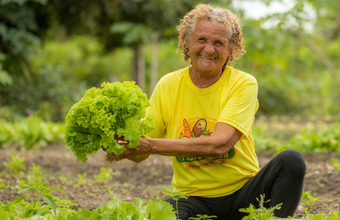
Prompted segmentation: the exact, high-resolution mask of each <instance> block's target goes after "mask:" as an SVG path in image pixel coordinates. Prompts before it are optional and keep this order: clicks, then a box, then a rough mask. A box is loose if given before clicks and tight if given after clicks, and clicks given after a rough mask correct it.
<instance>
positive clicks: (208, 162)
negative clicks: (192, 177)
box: [176, 118, 235, 170]
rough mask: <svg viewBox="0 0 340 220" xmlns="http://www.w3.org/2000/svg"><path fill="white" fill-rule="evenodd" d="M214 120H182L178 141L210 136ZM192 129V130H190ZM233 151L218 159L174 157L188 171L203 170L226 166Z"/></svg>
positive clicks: (233, 153)
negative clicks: (218, 165) (215, 166)
mask: <svg viewBox="0 0 340 220" xmlns="http://www.w3.org/2000/svg"><path fill="white" fill-rule="evenodd" d="M215 124H216V123H215V121H214V120H208V119H204V118H201V119H198V120H191V121H189V122H188V121H187V120H186V119H183V127H181V128H180V129H179V130H178V132H177V133H178V139H189V138H198V137H202V136H210V135H211V133H212V132H211V131H210V129H213V128H214V127H215ZM191 128H192V129H191ZM234 155H235V150H234V148H232V149H231V150H230V151H229V152H228V153H227V154H225V155H223V156H218V157H210V158H189V157H176V159H177V161H178V162H180V163H185V165H186V167H187V169H188V170H192V169H203V168H206V167H210V166H214V165H217V164H222V165H223V164H226V163H227V159H230V158H232V157H234Z"/></svg>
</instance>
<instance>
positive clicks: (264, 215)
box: [239, 195, 282, 220]
mask: <svg viewBox="0 0 340 220" xmlns="http://www.w3.org/2000/svg"><path fill="white" fill-rule="evenodd" d="M264 197H265V196H264V195H260V200H259V199H258V198H256V200H257V201H259V203H260V207H259V208H258V209H256V208H255V206H253V205H252V204H250V206H249V207H248V208H242V209H239V211H240V212H245V213H249V215H248V216H245V217H243V219H242V220H254V219H256V220H267V219H272V218H273V217H274V211H275V210H278V209H280V208H281V205H282V203H280V204H277V205H276V206H274V207H271V208H269V209H267V208H266V207H264V203H267V202H269V201H270V200H267V201H264Z"/></svg>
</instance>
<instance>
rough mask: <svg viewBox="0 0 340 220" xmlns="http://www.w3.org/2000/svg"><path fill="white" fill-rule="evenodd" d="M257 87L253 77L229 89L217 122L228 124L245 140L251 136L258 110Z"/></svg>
mask: <svg viewBox="0 0 340 220" xmlns="http://www.w3.org/2000/svg"><path fill="white" fill-rule="evenodd" d="M257 93H258V85H257V81H256V79H255V78H254V77H250V78H248V79H246V80H244V81H243V82H239V83H238V84H236V86H234V88H233V89H231V91H230V94H229V95H228V101H227V102H226V105H225V106H224V108H223V110H222V112H221V114H220V117H219V119H218V122H223V123H226V124H229V125H231V126H233V127H234V128H236V129H237V130H239V131H240V132H241V133H242V134H243V135H245V136H246V137H247V138H248V137H249V136H250V135H251V129H252V127H253V123H254V119H255V113H256V111H257V109H258V106H259V104H258V99H257Z"/></svg>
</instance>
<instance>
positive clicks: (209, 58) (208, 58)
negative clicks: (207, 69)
mask: <svg viewBox="0 0 340 220" xmlns="http://www.w3.org/2000/svg"><path fill="white" fill-rule="evenodd" d="M199 56H200V57H201V58H203V59H207V60H216V59H217V58H216V57H205V56H202V55H199Z"/></svg>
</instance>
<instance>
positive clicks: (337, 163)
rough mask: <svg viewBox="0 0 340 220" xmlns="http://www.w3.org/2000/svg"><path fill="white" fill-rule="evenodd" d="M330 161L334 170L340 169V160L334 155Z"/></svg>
mask: <svg viewBox="0 0 340 220" xmlns="http://www.w3.org/2000/svg"><path fill="white" fill-rule="evenodd" d="M330 162H331V164H332V165H333V168H334V170H340V160H339V159H337V158H335V157H332V158H331V159H330Z"/></svg>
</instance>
